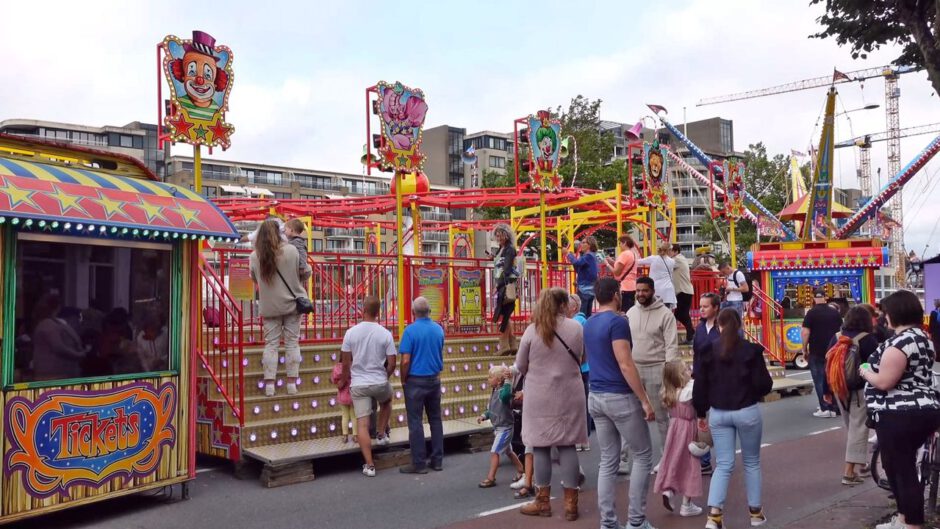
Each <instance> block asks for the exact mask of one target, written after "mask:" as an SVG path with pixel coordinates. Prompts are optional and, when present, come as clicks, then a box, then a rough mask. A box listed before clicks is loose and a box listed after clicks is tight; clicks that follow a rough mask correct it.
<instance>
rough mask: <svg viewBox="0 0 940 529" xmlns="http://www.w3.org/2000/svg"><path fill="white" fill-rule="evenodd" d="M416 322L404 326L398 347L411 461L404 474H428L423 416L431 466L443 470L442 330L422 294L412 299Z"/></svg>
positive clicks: (402, 470)
mask: <svg viewBox="0 0 940 529" xmlns="http://www.w3.org/2000/svg"><path fill="white" fill-rule="evenodd" d="M411 311H412V313H413V314H414V317H415V321H414V323H412V324H411V325H408V326H407V327H405V332H404V333H402V335H401V343H400V344H399V346H398V349H399V353H400V354H401V369H399V373H400V374H401V385H402V388H403V389H404V392H405V410H406V411H407V413H408V443H409V445H411V464H410V465H405V466H403V467H400V468H399V469H398V470H399V471H400V472H401V473H403V474H425V473H427V471H428V470H427V466H428V461H429V460H428V458H427V457H426V455H427V450H426V449H425V439H424V422H423V416H424V415H425V414H427V417H428V426H430V429H431V456H430V466H431V468H432V469H433V470H443V469H444V425H443V423H442V422H441V371H443V369H444V329H443V328H442V327H441V326H440V325H439V324H438V323H437V322H436V321H432V320H431V317H430V316H431V306H430V304H429V303H428V300H427V299H426V298H424V297H418V298H415V299H414V301H412V302H411Z"/></svg>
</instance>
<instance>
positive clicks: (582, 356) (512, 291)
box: [252, 222, 940, 529]
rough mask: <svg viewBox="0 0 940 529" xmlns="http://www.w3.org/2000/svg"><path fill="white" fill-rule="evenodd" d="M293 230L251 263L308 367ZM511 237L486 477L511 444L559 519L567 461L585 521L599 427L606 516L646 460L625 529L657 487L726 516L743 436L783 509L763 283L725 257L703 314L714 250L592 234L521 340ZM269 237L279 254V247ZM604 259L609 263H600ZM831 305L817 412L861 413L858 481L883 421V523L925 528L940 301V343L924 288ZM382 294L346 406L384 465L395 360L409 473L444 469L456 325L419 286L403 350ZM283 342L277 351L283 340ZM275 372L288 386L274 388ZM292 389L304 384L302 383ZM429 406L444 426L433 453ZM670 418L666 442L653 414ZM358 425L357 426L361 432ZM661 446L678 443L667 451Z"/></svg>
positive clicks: (675, 508)
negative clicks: (703, 254)
mask: <svg viewBox="0 0 940 529" xmlns="http://www.w3.org/2000/svg"><path fill="white" fill-rule="evenodd" d="M276 230H277V226H276V225H274V223H273V222H272V223H270V224H269V223H265V224H264V225H262V227H261V229H260V231H259V234H258V237H257V240H256V242H255V247H256V250H255V252H254V253H253V254H252V274H253V276H254V277H256V280H258V282H259V290H260V291H261V304H262V316H264V317H265V338H266V349H265V358H266V359H267V358H268V357H269V353H268V346H272V347H273V350H274V352H275V353H276V350H277V346H278V340H279V339H280V336H281V335H282V334H284V336H285V338H286V340H285V342H286V347H287V355H286V357H287V362H286V364H287V365H286V368H287V371H288V376H291V372H292V370H296V369H297V364H296V361H295V360H294V358H295V357H294V355H293V351H296V350H297V349H296V343H297V342H296V334H297V333H296V331H295V330H293V329H295V328H296V327H294V325H295V324H294V321H293V320H294V319H295V318H296V315H295V314H292V312H291V311H292V310H293V309H292V306H293V298H292V297H290V294H289V291H291V290H292V288H291V286H292V285H291V283H292V282H294V281H296V282H297V283H299V281H300V278H301V277H302V274H303V268H302V266H299V264H298V260H297V259H298V257H297V256H298V252H297V251H296V250H295V249H294V248H293V247H291V246H290V245H289V244H288V243H287V242H286V241H284V240H283V239H282V238H281V237H280V236H279V234H278V232H277V231H276ZM496 239H497V241H499V244H500V250H499V251H498V252H497V253H496V262H495V285H496V305H495V308H494V311H493V321H494V323H497V324H498V325H499V329H500V332H501V343H500V345H501V347H500V350H501V352H502V351H516V357H515V362H514V364H513V365H511V366H494V367H493V368H492V369H491V370H490V372H489V379H488V385H489V386H488V387H489V388H490V389H491V391H492V394H491V398H490V401H489V406H488V408H487V410H486V411H485V412H484V413H483V414H481V415H480V417H479V418H478V421H479V422H483V421H489V422H490V424H491V425H492V427H493V430H494V440H493V445H492V448H491V455H490V463H489V467H488V471H487V473H486V475H485V478H484V479H483V480H482V481H481V482H480V483H479V487H481V488H489V487H493V486H496V484H497V482H496V477H497V470H498V468H499V463H500V458H501V457H503V456H505V457H507V458H508V459H509V461H510V463H511V464H512V465H513V467H514V469H515V471H516V472H515V476H514V478H513V480H512V482H511V485H510V486H511V487H512V488H513V489H515V492H514V496H515V497H517V498H525V497H529V496H534V501H532V502H530V503H527V504H525V505H523V506H522V508H521V513H522V514H524V515H532V516H551V514H552V502H551V498H552V496H551V489H552V484H553V479H552V475H553V464H554V462H557V463H558V465H559V470H560V472H559V476H558V478H559V479H558V481H559V483H560V485H561V488H562V490H563V508H564V515H565V518H566V519H567V520H577V519H578V517H579V507H578V503H579V491H580V487H581V486H582V484H583V483H584V480H585V474H584V472H583V469H582V468H581V465H580V464H579V456H578V452H579V451H581V450H585V449H589V447H590V441H589V435H590V434H591V433H592V431H594V432H596V445H597V446H598V448H599V449H600V463H599V469H598V475H597V496H598V500H597V501H598V510H599V512H600V518H601V527H609V528H614V527H618V528H619V527H621V525H620V522H619V519H618V518H619V517H618V512H617V509H616V497H617V487H618V481H617V475H618V473H625V474H629V475H630V480H629V491H628V497H629V506H628V509H627V511H626V516H627V526H626V527H629V528H646V529H652V528H653V525H652V524H651V522H650V520H649V519H648V518H647V514H646V505H647V497H648V495H649V489H650V487H651V486H652V488H653V490H654V492H655V493H656V494H658V495H660V497H661V499H662V502H663V505H664V506H665V508H666V509H667V510H669V511H671V512H675V514H677V515H679V516H700V515H702V514H705V516H706V521H705V527H706V528H707V529H722V528H723V526H724V524H723V514H724V513H723V509H724V504H725V500H726V498H727V495H728V489H729V484H730V478H731V475H732V473H733V470H734V466H735V465H734V463H735V459H736V453H735V450H736V447H737V445H738V443H740V447H741V455H742V461H743V465H742V466H743V469H744V488H745V490H744V493H745V495H746V498H747V504H748V511H749V512H748V515H749V517H750V523H751V525H752V526H759V525H762V524H764V523H766V521H767V516H766V515H765V513H764V509H763V502H762V496H761V483H762V477H761V461H760V456H761V438H762V433H763V421H762V417H761V410H760V408H759V406H758V402H759V401H760V399H761V398H762V397H763V396H764V395H766V394H767V393H769V392H770V391H771V389H772V385H773V383H772V379H771V376H770V374H769V372H768V368H767V362H766V360H765V357H764V352H765V351H764V350H763V347H762V346H760V345H759V344H755V343H752V342H750V341H748V340H747V339H746V338H745V337H744V332H743V319H744V311H745V302H746V300H747V299H748V298H749V296H748V293H749V290H750V288H751V287H750V285H749V281H748V279H747V278H746V276H745V275H744V274H743V273H741V272H740V271H738V270H734V269H732V268H731V267H730V266H729V265H727V264H721V265H719V266H718V268H719V271H720V273H721V275H722V276H724V278H725V281H724V287H723V288H722V289H721V290H722V292H720V293H719V292H704V293H702V292H700V293H698V294H699V316H700V321H699V322H698V323H697V324H693V323H692V321H691V318H690V317H689V315H688V309H689V307H690V306H691V297H692V296H693V295H695V294H696V293H695V292H694V291H693V290H692V288H691V282H690V281H689V280H688V276H689V273H690V272H689V271H690V268H695V267H696V266H697V263H693V264H692V265H690V264H689V263H688V262H687V261H686V259H685V258H684V257H682V255H681V253H679V249H678V247H675V246H667V247H665V249H663V250H662V251H660V252H658V253H657V254H656V255H653V256H649V257H645V258H642V257H640V256H639V253H638V251H637V248H636V243H635V242H634V241H633V239H632V238H630V237H629V236H624V237H621V238H620V240H619V241H618V242H619V244H620V249H621V253H620V255H619V256H618V257H617V258H616V259H600V258H598V257H597V255H596V253H597V242H596V241H595V240H593V238H591V237H588V238H586V239H585V240H584V241H582V242H581V244H580V245H579V251H578V252H575V251H574V249H572V251H571V252H570V253H569V255H568V259H569V261H570V262H571V264H572V265H573V266H574V268H575V271H576V276H577V280H576V285H577V286H576V292H575V293H574V294H572V293H569V292H568V291H566V290H564V289H561V288H547V289H543V290H542V291H541V293H540V295H539V297H538V301H537V304H536V306H535V308H534V310H533V313H532V322H531V324H530V325H528V327H527V328H526V330H525V332H524V333H523V335H522V337H521V340H519V342H518V344H516V342H515V336H514V335H513V334H512V331H511V327H510V325H509V317H510V316H511V314H512V310H511V308H507V307H512V306H513V305H514V304H515V300H516V299H517V295H518V292H517V290H516V289H517V286H516V285H517V282H518V280H519V277H520V273H519V271H518V269H517V267H516V261H515V249H514V248H513V247H512V240H513V237H512V234H511V231H509V229H508V227H498V228H497V229H496ZM266 248H267V249H266ZM272 249H273V250H272ZM266 251H271V252H273V253H272V255H274V257H275V258H273V259H272V258H271V255H268V256H265V255H264V252H266ZM265 263H267V265H266V264H265ZM712 264H713V263H707V264H706V266H709V267H710V266H712ZM601 266H604V267H606V268H607V270H608V271H609V272H610V274H609V275H601V274H599V271H600V267H601ZM638 267H644V268H645V269H647V270H649V275H638V270H637V269H638ZM275 271H278V272H280V275H281V276H282V277H281V279H284V275H288V276H289V280H285V281H283V282H284V283H285V285H284V286H286V287H287V288H284V289H282V291H279V292H277V293H276V295H275V296H276V297H275V298H272V297H271V296H272V295H274V294H271V293H270V292H269V293H268V294H265V290H266V289H267V290H272V289H274V288H275V287H276V286H277V283H275V282H274V281H272V280H271V279H270V278H271V277H273V276H274V275H275ZM288 272H290V273H289V274H288ZM265 285H267V286H265ZM298 290H301V288H300V287H298ZM814 302H815V305H814V307H813V308H812V309H811V310H810V311H808V313H807V314H806V316H805V318H804V321H803V332H802V337H803V343H804V344H805V354H806V355H807V358H808V359H809V364H810V367H811V373H812V375H813V379H814V385H815V388H816V392H817V395H818V397H819V409H818V410H817V411H816V412H814V415H815V416H817V417H826V418H828V417H835V416H837V415H841V416H842V417H843V420H844V421H845V424H846V428H847V430H848V435H847V442H846V450H845V466H844V469H843V475H842V483H843V484H845V485H849V486H851V485H855V484H858V483H860V482H861V480H862V479H863V476H864V475H865V473H866V472H868V469H867V468H866V462H867V453H868V446H867V445H868V436H869V429H874V431H875V432H876V434H877V438H878V441H879V443H880V446H881V450H882V457H883V466H884V469H885V473H886V477H887V479H888V481H889V483H890V485H891V489H892V491H893V493H894V496H895V498H896V500H897V504H898V515H897V516H895V517H894V518H893V519H892V520H891V521H890V522H887V523H886V524H882V525H879V526H878V528H879V529H895V528H902V527H906V528H917V527H921V526H922V524H923V522H924V513H923V507H924V506H923V491H922V490H921V485H920V482H919V481H918V480H917V474H916V469H915V468H914V457H915V453H916V450H917V449H918V447H919V446H920V445H922V444H923V443H924V441H925V440H926V439H927V437H928V436H929V435H930V434H932V433H933V432H934V431H935V430H936V429H937V427H938V426H940V398H938V394H937V392H936V390H935V388H934V387H933V376H932V366H933V363H934V360H935V351H936V348H935V343H934V341H936V340H938V339H940V302H938V303H937V304H936V310H935V311H934V312H933V313H932V314H931V333H930V334H932V335H933V336H932V337H933V339H934V341H932V340H931V336H929V335H928V333H926V332H925V331H924V330H923V329H922V323H923V318H924V309H923V307H922V306H921V303H920V301H919V300H918V298H917V297H916V296H915V295H914V294H913V293H911V292H909V291H904V290H902V291H898V292H896V293H894V294H891V295H889V296H887V297H885V298H884V299H883V300H882V302H881V304H880V306H879V308H878V309H876V308H874V307H869V306H866V305H857V306H855V307H852V308H851V309H849V310H848V311H847V312H845V313H844V314H843V313H841V312H840V308H841V307H839V306H831V305H829V304H828V303H827V298H826V295H825V292H823V291H820V292H817V293H816V295H815V296H814ZM289 305H290V306H291V307H289ZM380 307H381V302H380V300H379V299H378V298H375V297H372V296H367V297H365V299H364V300H363V303H362V312H363V320H362V322H360V323H359V324H357V325H356V326H354V327H352V328H350V329H349V330H348V331H347V332H346V335H345V337H344V339H343V345H342V349H341V351H342V353H341V356H340V362H339V364H338V365H337V368H336V370H335V371H334V374H333V380H334V382H335V383H336V384H337V386H338V387H339V389H340V395H339V397H340V398H339V402H340V404H343V405H344V413H346V414H353V415H355V425H356V429H355V430H354V434H355V436H357V438H358V444H359V448H360V450H361V452H362V456H363V459H364V464H363V467H362V472H363V474H364V475H366V476H375V472H376V471H375V466H374V461H373V458H372V446H373V445H372V441H371V439H370V435H369V432H368V430H369V425H370V416H371V414H372V413H373V402H375V403H377V404H378V407H379V411H378V418H377V425H376V432H377V435H376V440H375V444H376V445H379V446H381V445H387V444H388V443H389V439H388V421H389V414H390V410H391V401H392V387H391V383H390V378H391V377H392V376H393V375H394V373H395V372H396V370H397V371H398V372H399V376H400V379H401V382H402V386H403V391H404V397H405V407H406V410H407V416H408V429H409V445H410V448H411V463H410V464H408V465H406V466H403V467H401V468H400V469H399V470H400V472H402V473H408V474H422V473H427V472H428V469H432V470H436V471H440V470H443V468H444V461H443V456H444V454H443V429H442V423H441V380H440V373H441V371H442V370H443V365H444V363H443V349H444V329H443V328H442V327H441V326H440V325H439V324H438V323H436V322H434V321H432V320H431V319H430V318H429V315H430V307H429V304H428V301H427V300H426V299H424V298H422V297H419V298H416V299H415V300H413V302H412V311H413V316H414V320H413V323H411V324H410V325H408V326H407V327H406V329H405V332H404V334H403V335H402V337H401V343H400V345H399V347H398V350H397V351H396V347H395V343H394V340H393V337H392V335H391V333H390V332H389V331H388V330H387V329H385V328H384V327H383V326H381V325H380V324H379V323H377V320H378V315H379V311H380ZM266 308H267V310H266ZM269 320H270V321H271V323H269ZM678 323H681V324H682V326H683V327H684V329H685V332H686V335H685V340H684V341H683V343H686V344H689V345H691V348H692V351H693V355H692V362H691V363H689V364H686V363H685V362H683V361H682V358H681V356H680V352H679V347H680V341H679V332H678ZM292 328H293V329H292ZM879 329H880V331H879ZM270 356H271V357H273V358H276V354H272V355H270ZM297 356H299V353H298V355H297ZM269 367H270V369H271V371H270V372H269ZM274 368H276V362H275V363H273V365H270V366H269V365H268V363H267V362H266V363H265V378H266V379H268V380H273V375H274V372H273V369H274ZM269 375H270V376H269ZM268 387H269V388H272V390H273V385H269V386H268ZM291 391H296V389H295V388H291V387H290V385H288V392H291ZM344 392H345V395H344ZM270 393H273V391H271V392H270ZM346 417H348V415H344V428H345V422H346V420H347V419H346ZM425 418H426V419H427V422H428V424H429V426H430V432H431V442H430V452H428V451H427V449H426V442H427V440H426V439H425V436H424V427H423V422H424V419H425ZM654 422H655V423H656V431H657V441H658V446H657V447H656V450H654V445H653V436H652V435H651V428H650V426H651V425H652V423H654ZM343 433H344V436H346V437H345V439H346V440H347V441H348V440H349V437H348V433H347V432H346V431H345V430H344V432H343ZM517 438H518V439H519V440H520V441H521V444H522V446H523V447H524V449H523V450H522V451H521V453H516V452H515V451H514V446H513V445H514V441H515V440H516V439H517ZM654 453H658V454H661V457H660V459H659V461H657V462H655V464H654ZM520 455H521V456H522V457H520ZM713 464H714V468H713V466H712V465H713ZM709 473H711V474H712V478H711V481H710V483H709V486H708V491H707V494H706V493H705V488H704V484H703V475H707V474H709ZM654 475H655V478H652V477H651V476H654ZM703 495H704V496H705V502H706V503H705V505H704V506H703V507H700V506H698V505H696V503H695V500H696V499H697V498H701V497H702V496H703Z"/></svg>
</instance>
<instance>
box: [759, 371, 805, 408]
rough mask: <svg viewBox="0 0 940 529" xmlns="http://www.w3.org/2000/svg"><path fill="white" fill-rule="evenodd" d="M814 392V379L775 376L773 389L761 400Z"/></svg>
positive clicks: (768, 400) (772, 400)
mask: <svg viewBox="0 0 940 529" xmlns="http://www.w3.org/2000/svg"><path fill="white" fill-rule="evenodd" d="M812 392H813V381H812V380H797V379H793V378H787V377H785V376H784V377H774V385H773V389H771V390H770V393H768V394H767V395H765V396H764V398H763V399H761V402H774V401H776V400H780V399H781V398H783V397H787V396H790V395H808V394H810V393H812Z"/></svg>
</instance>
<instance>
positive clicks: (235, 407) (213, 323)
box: [191, 252, 245, 426]
mask: <svg viewBox="0 0 940 529" xmlns="http://www.w3.org/2000/svg"><path fill="white" fill-rule="evenodd" d="M196 272H197V274H198V278H197V281H195V282H194V283H193V285H194V286H193V289H192V294H191V295H192V296H193V298H197V296H200V295H201V298H202V304H201V307H200V305H199V304H196V303H193V305H192V306H193V324H194V328H195V331H196V336H197V339H196V341H195V347H196V356H197V358H198V359H199V361H200V362H201V363H202V367H203V369H205V371H206V373H207V374H208V375H209V377H210V378H211V379H212V382H214V383H215V391H217V392H218V393H219V394H221V396H222V397H223V398H224V399H225V402H226V403H228V405H229V406H230V407H231V408H232V412H233V413H234V414H235V416H236V417H237V418H238V424H239V425H241V426H243V425H244V424H245V392H244V387H245V351H244V341H245V340H244V334H243V329H244V321H243V318H242V305H241V303H240V302H238V301H236V300H235V299H234V298H233V297H232V295H231V294H230V293H229V290H228V288H227V287H226V284H225V282H224V281H223V277H224V276H220V275H218V274H216V272H215V270H214V269H213V266H212V265H211V264H209V263H208V262H206V260H205V258H204V257H203V255H202V253H201V252H200V255H199V263H198V265H197V271H196ZM200 288H201V292H200ZM200 309H201V310H200ZM208 391H209V392H210V393H211V392H212V391H213V389H212V388H211V387H210V388H208Z"/></svg>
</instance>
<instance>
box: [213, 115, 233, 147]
mask: <svg viewBox="0 0 940 529" xmlns="http://www.w3.org/2000/svg"><path fill="white" fill-rule="evenodd" d="M229 130H230V129H229V127H227V126H226V125H225V123H222V120H221V119H220V120H219V121H217V122H216V123H215V125H212V126H211V127H209V132H211V133H212V139H213V141H216V142H220V143H225V142H226V140H227V139H228V138H227V136H228V134H229Z"/></svg>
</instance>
